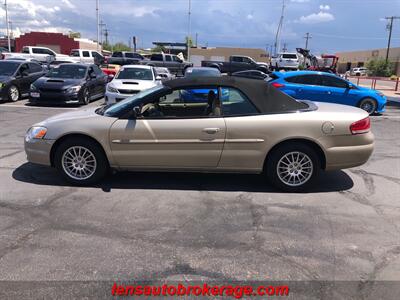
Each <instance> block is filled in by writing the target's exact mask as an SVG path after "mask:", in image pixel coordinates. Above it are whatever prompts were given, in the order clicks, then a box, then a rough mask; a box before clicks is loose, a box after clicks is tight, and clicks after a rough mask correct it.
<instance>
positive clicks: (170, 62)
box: [140, 53, 193, 75]
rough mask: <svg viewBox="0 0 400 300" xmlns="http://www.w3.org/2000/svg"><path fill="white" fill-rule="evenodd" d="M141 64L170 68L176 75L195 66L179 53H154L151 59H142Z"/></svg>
mask: <svg viewBox="0 0 400 300" xmlns="http://www.w3.org/2000/svg"><path fill="white" fill-rule="evenodd" d="M140 64H142V65H148V66H152V67H164V68H168V70H169V71H170V72H171V73H172V74H174V75H183V74H185V70H186V69H187V68H189V67H193V64H192V63H190V62H186V61H183V60H181V59H180V58H179V57H178V55H175V54H165V53H153V54H151V56H150V59H149V60H148V59H145V60H142V61H140Z"/></svg>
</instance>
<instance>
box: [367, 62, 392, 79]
mask: <svg viewBox="0 0 400 300" xmlns="http://www.w3.org/2000/svg"><path fill="white" fill-rule="evenodd" d="M366 67H367V68H368V70H369V75H372V76H382V77H389V76H391V75H393V74H394V64H393V63H392V62H390V61H387V62H386V60H385V59H384V58H378V59H372V60H370V61H368V62H367V64H366Z"/></svg>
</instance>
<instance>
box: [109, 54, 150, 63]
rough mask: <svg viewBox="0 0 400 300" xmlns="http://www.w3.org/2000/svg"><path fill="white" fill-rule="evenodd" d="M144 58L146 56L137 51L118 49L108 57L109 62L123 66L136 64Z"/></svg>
mask: <svg viewBox="0 0 400 300" xmlns="http://www.w3.org/2000/svg"><path fill="white" fill-rule="evenodd" d="M144 59H145V58H144V56H142V55H141V54H139V53H136V52H127V51H117V52H114V53H113V54H112V55H111V57H108V58H107V63H108V64H113V65H121V66H123V65H135V64H138V63H139V62H140V61H142V60H144Z"/></svg>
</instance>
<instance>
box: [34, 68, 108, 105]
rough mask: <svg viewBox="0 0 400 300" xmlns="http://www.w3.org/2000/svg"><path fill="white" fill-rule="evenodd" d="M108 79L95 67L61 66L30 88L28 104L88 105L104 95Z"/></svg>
mask: <svg viewBox="0 0 400 300" xmlns="http://www.w3.org/2000/svg"><path fill="white" fill-rule="evenodd" d="M107 81H108V77H107V75H106V74H104V73H103V72H102V71H101V69H100V68H99V67H98V66H97V65H95V64H91V65H87V64H79V63H75V64H61V65H59V66H56V67H54V68H53V69H51V70H50V71H49V72H48V73H47V74H46V76H44V77H42V78H40V79H38V80H37V81H35V82H34V83H33V84H32V85H31V89H30V97H29V101H30V102H31V103H48V104H56V103H66V104H69V103H76V104H89V102H90V101H91V100H94V99H97V98H101V97H103V96H104V93H105V86H106V83H107Z"/></svg>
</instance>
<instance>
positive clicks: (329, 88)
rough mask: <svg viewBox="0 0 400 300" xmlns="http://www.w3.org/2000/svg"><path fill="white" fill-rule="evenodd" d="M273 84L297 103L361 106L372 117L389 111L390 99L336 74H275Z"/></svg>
mask: <svg viewBox="0 0 400 300" xmlns="http://www.w3.org/2000/svg"><path fill="white" fill-rule="evenodd" d="M270 77H271V78H272V79H271V80H270V81H269V82H270V83H271V84H272V85H273V86H274V87H276V88H279V89H280V90H281V91H283V92H285V93H286V94H288V95H290V96H292V97H293V98H296V99H302V100H311V101H319V102H333V103H339V104H345V105H351V106H357V107H360V108H362V109H364V110H365V111H367V112H368V113H369V114H373V113H374V112H378V113H381V112H383V111H385V106H386V97H385V96H384V95H383V94H382V93H381V92H379V91H376V90H372V89H369V88H364V87H360V86H357V85H355V84H353V83H351V82H349V81H346V80H344V79H342V78H340V77H338V76H336V75H334V74H331V73H324V72H315V71H297V72H296V71H295V72H285V73H280V72H273V73H272V74H270Z"/></svg>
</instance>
